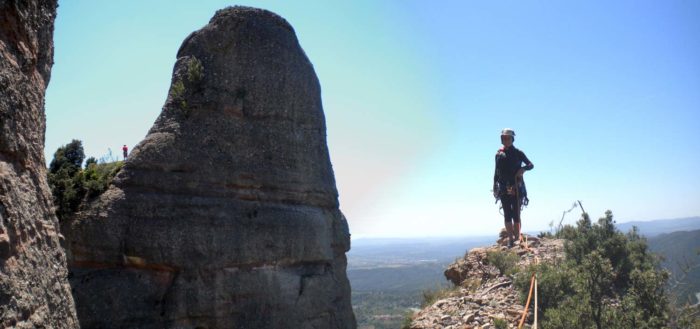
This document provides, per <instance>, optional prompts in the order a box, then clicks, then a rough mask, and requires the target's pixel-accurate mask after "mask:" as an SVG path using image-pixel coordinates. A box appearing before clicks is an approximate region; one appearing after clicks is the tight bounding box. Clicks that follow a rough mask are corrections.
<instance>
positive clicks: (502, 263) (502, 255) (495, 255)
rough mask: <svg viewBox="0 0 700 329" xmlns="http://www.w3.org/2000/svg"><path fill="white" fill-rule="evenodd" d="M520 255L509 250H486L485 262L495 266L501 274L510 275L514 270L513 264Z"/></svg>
mask: <svg viewBox="0 0 700 329" xmlns="http://www.w3.org/2000/svg"><path fill="white" fill-rule="evenodd" d="M519 259H520V257H519V256H518V255H517V254H516V253H514V252H511V251H502V250H497V251H488V252H486V263H488V264H490V265H493V266H495V267H496V268H497V269H498V272H499V273H500V274H501V275H510V274H513V273H514V272H515V264H516V263H517V262H518V260H519Z"/></svg>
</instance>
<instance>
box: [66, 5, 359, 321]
mask: <svg viewBox="0 0 700 329" xmlns="http://www.w3.org/2000/svg"><path fill="white" fill-rule="evenodd" d="M65 231H66V237H67V241H68V244H67V248H68V250H69V259H70V268H71V271H72V277H71V285H72V286H73V289H74V297H75V300H76V305H77V311H78V317H79V319H80V322H81V325H82V326H83V327H84V328H98V327H99V328H122V327H139V328H355V327H356V324H355V318H354V315H353V312H352V307H351V304H350V285H349V282H348V279H347V277H346V270H345V269H346V264H347V261H346V256H345V253H346V252H347V251H348V250H349V248H350V235H349V231H348V226H347V221H346V220H345V218H344V216H343V214H342V213H341V212H340V210H339V205H338V192H337V190H336V186H335V178H334V175H333V169H332V167H331V162H330V158H329V154H328V148H327V145H326V126H325V118H324V114H323V108H322V104H321V88H320V84H319V81H318V79H317V77H316V74H315V72H314V69H313V66H312V65H311V63H310V62H309V60H308V58H307V57H306V55H305V53H304V51H303V50H302V49H301V47H300V45H299V42H298V40H297V38H296V35H295V33H294V29H293V28H292V27H291V25H290V24H289V23H287V21H285V20H284V19H283V18H281V17H279V16H277V15H276V14H274V13H271V12H269V11H265V10H259V9H253V8H247V7H230V8H226V9H223V10H220V11H218V12H217V13H216V14H215V15H214V17H213V18H212V19H211V20H210V22H209V24H207V25H206V26H204V27H203V28H202V29H200V30H198V31H196V32H194V33H192V34H191V35H190V36H188V37H187V38H186V39H185V41H184V42H183V44H182V46H181V47H180V50H179V51H178V53H177V61H176V63H175V67H174V70H173V75H172V81H171V87H170V91H169V94H168V97H167V100H166V102H165V105H164V107H163V110H162V112H161V114H160V116H159V117H158V118H157V120H156V121H155V124H154V125H153V127H152V128H151V130H150V131H149V132H148V135H147V136H146V137H145V139H144V140H143V141H142V142H140V143H139V144H138V145H137V146H136V147H135V148H134V149H133V151H132V153H131V154H130V155H129V158H128V160H127V161H126V162H125V164H124V167H123V169H122V170H121V171H120V172H119V173H118V174H117V176H116V177H115V179H114V181H113V184H112V185H111V186H110V188H109V189H108V190H107V191H106V192H105V193H104V194H102V195H101V196H100V197H99V198H98V199H96V200H94V201H93V202H91V203H90V204H89V205H86V207H85V210H83V211H81V212H79V213H78V214H76V215H75V216H74V218H73V219H72V220H71V221H70V222H69V223H68V224H67V225H66V226H65Z"/></svg>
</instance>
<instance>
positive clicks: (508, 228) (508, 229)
mask: <svg viewBox="0 0 700 329" xmlns="http://www.w3.org/2000/svg"><path fill="white" fill-rule="evenodd" d="M506 233H507V234H508V248H513V223H506Z"/></svg>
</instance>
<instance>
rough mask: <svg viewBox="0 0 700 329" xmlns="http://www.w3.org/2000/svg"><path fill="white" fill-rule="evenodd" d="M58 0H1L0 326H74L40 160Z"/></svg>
mask: <svg viewBox="0 0 700 329" xmlns="http://www.w3.org/2000/svg"><path fill="white" fill-rule="evenodd" d="M55 17H56V1H0V321H1V322H0V326H2V327H13V328H37V327H42V328H43V327H50V328H75V327H77V319H76V315H75V309H74V306H73V298H72V297H71V293H70V286H69V285H68V280H67V279H66V276H67V270H66V257H65V254H64V253H63V249H62V248H61V246H60V243H59V239H60V234H59V232H58V221H57V219H56V216H55V215H54V212H53V210H52V202H51V193H50V192H49V187H48V184H47V182H46V164H45V161H44V155H43V152H44V130H45V117H44V93H45V91H46V86H47V85H48V83H49V78H50V76H51V66H52V65H53V41H52V37H53V24H54V19H55Z"/></svg>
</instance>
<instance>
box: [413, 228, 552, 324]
mask: <svg viewBox="0 0 700 329" xmlns="http://www.w3.org/2000/svg"><path fill="white" fill-rule="evenodd" d="M506 244H507V239H506V238H501V239H499V240H498V243H497V244H496V245H493V246H489V247H485V248H474V249H472V250H470V251H469V252H468V253H467V254H466V255H464V257H463V258H460V259H457V261H455V262H454V263H452V264H450V265H449V266H448V267H447V269H446V270H445V277H446V278H447V279H448V280H450V281H451V282H452V283H453V284H454V285H455V289H454V290H453V291H451V293H449V294H447V295H446V296H445V297H444V298H441V299H438V300H436V301H435V302H434V303H432V304H431V305H429V306H427V307H426V308H424V309H422V310H420V311H419V312H417V313H416V314H414V315H413V317H412V321H411V324H410V328H411V329H428V328H431V329H432V328H445V329H494V328H496V325H495V324H496V321H498V319H500V321H504V322H505V324H506V327H507V328H517V327H518V324H519V321H520V319H521V317H522V313H523V310H524V306H523V305H522V304H521V300H520V294H519V292H518V291H517V289H516V288H515V287H514V284H513V278H512V277H511V276H509V275H502V274H501V273H499V270H498V269H497V268H496V267H495V266H494V265H493V264H490V263H489V261H488V254H489V252H512V253H514V254H516V255H517V256H518V257H517V262H516V264H515V266H516V267H517V268H519V269H525V268H526V267H527V266H528V265H530V264H532V263H533V262H536V261H537V262H543V263H545V262H546V263H550V264H555V263H557V262H560V261H562V260H563V259H564V240H561V239H548V238H542V239H538V238H536V237H527V242H525V243H522V244H521V245H519V246H517V247H514V248H513V249H509V248H507V247H506ZM531 313H532V311H531V309H530V310H529V313H528V316H527V318H526V319H527V321H526V322H525V323H524V324H525V325H524V328H529V327H530V325H529V324H528V323H531V321H532V314H531Z"/></svg>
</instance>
